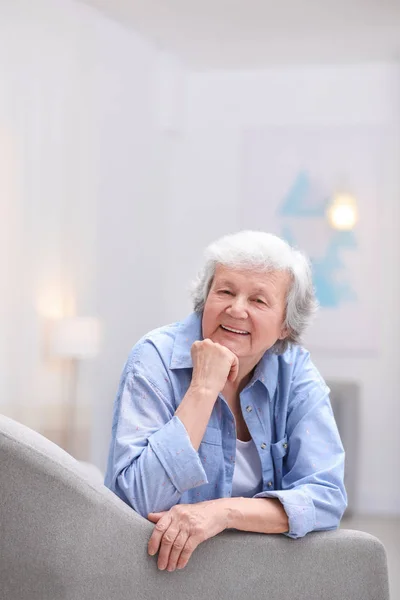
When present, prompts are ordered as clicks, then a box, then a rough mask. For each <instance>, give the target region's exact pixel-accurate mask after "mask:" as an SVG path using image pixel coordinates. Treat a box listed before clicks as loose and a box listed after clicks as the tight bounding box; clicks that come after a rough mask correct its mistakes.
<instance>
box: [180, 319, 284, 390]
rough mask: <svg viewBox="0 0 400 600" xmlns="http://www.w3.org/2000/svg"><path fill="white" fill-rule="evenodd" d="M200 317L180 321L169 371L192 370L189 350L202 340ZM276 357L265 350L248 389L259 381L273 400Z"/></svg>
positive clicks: (276, 368) (276, 376) (276, 373)
mask: <svg viewBox="0 0 400 600" xmlns="http://www.w3.org/2000/svg"><path fill="white" fill-rule="evenodd" d="M201 321H202V315H201V314H198V313H192V314H190V315H189V316H188V317H187V318H186V319H185V320H184V321H181V323H180V325H179V329H178V332H177V334H176V336H175V342H174V346H173V350H172V356H171V362H170V369H171V370H175V369H192V368H193V362H192V356H191V353H190V349H191V347H192V344H193V343H194V342H196V341H198V340H202V339H203V334H202V328H201ZM278 367H279V365H278V356H277V354H275V353H273V352H271V350H267V352H265V354H264V355H263V357H262V358H261V360H260V362H259V363H258V365H257V366H256V368H255V371H254V375H253V377H252V379H251V382H250V384H249V386H248V387H250V386H252V385H253V384H254V383H255V382H256V381H260V383H262V385H263V386H264V387H265V388H266V389H267V390H268V392H269V396H270V398H273V396H274V394H275V390H276V387H277V380H278V370H279V368H278Z"/></svg>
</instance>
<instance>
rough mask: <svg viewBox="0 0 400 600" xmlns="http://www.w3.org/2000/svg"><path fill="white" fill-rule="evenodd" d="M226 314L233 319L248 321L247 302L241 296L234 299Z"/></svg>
mask: <svg viewBox="0 0 400 600" xmlns="http://www.w3.org/2000/svg"><path fill="white" fill-rule="evenodd" d="M226 313H227V314H228V315H229V316H230V317H232V319H247V317H248V314H247V303H246V300H245V299H244V298H242V297H240V296H234V297H232V298H231V302H230V303H229V306H228V307H227V308H226Z"/></svg>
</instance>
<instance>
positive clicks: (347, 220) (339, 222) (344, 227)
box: [327, 193, 358, 231]
mask: <svg viewBox="0 0 400 600" xmlns="http://www.w3.org/2000/svg"><path fill="white" fill-rule="evenodd" d="M327 217H328V220H329V223H330V224H331V226H332V227H333V228H334V229H338V230H339V231H350V230H351V229H353V227H354V225H355V224H356V223H357V220H358V210H357V202H356V199H355V198H354V196H352V195H351V194H346V193H340V194H336V195H335V196H334V199H333V202H332V204H330V206H329V207H328V211H327Z"/></svg>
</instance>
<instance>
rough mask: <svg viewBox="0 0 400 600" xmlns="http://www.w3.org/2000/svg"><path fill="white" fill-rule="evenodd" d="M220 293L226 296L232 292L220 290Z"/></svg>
mask: <svg viewBox="0 0 400 600" xmlns="http://www.w3.org/2000/svg"><path fill="white" fill-rule="evenodd" d="M220 292H221V294H227V295H228V296H232V292H231V291H230V290H220Z"/></svg>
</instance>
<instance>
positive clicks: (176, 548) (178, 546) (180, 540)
mask: <svg viewBox="0 0 400 600" xmlns="http://www.w3.org/2000/svg"><path fill="white" fill-rule="evenodd" d="M188 537H189V534H188V533H187V531H183V530H182V529H181V531H180V532H179V534H178V535H177V536H176V539H175V542H174V544H173V546H172V548H171V553H170V555H169V560H168V565H167V571H175V569H176V565H177V562H178V559H179V557H180V555H181V553H182V550H183V548H184V547H185V544H186V542H187V539H188Z"/></svg>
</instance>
